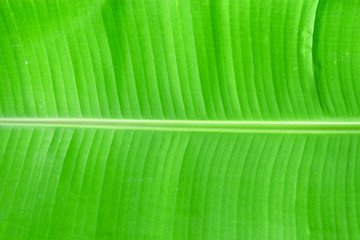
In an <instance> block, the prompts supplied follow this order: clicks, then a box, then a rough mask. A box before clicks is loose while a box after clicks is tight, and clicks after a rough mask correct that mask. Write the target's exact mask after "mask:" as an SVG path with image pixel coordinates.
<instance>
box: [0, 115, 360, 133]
mask: <svg viewBox="0 0 360 240" xmlns="http://www.w3.org/2000/svg"><path fill="white" fill-rule="evenodd" d="M0 126H8V127H9V126H13V127H19V126H22V127H62V128H110V129H134V130H139V129H140V130H158V131H160V130H163V131H202V132H285V133H286V132H288V133H294V132H307V133H319V132H320V133H321V132H322V133H334V132H335V133H342V132H344V133H360V122H335V121H334V122H331V121H210V120H203V121H200V120H139V119H88V118H81V119H76V118H0Z"/></svg>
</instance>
